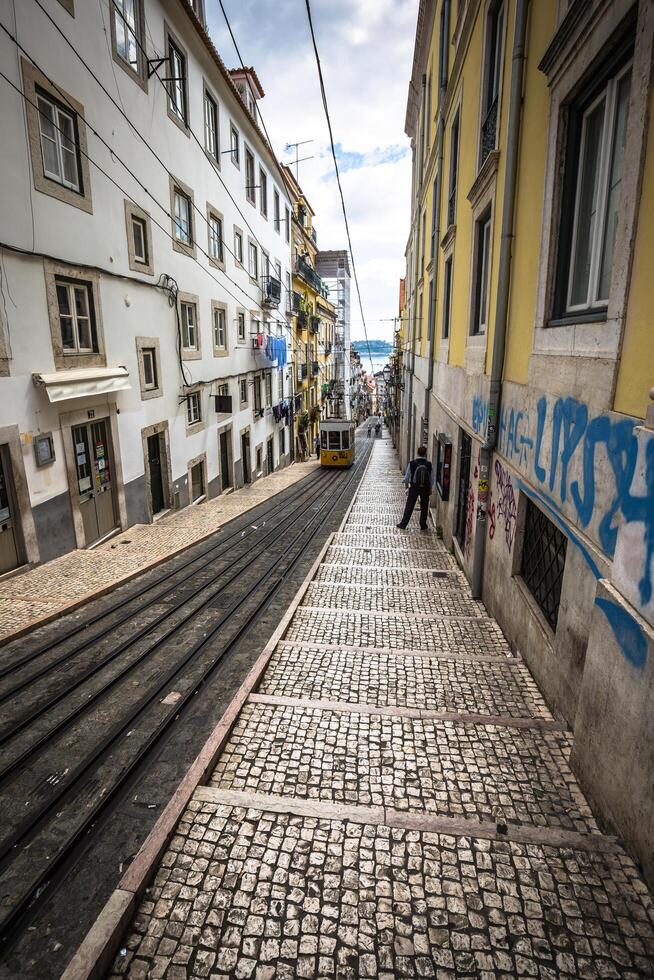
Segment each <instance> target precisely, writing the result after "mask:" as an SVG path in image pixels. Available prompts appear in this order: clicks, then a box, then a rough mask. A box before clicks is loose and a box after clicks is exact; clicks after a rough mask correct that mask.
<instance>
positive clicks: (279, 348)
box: [264, 333, 288, 368]
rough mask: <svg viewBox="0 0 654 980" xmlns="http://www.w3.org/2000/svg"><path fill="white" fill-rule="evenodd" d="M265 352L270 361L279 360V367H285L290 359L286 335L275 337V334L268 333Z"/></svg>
mask: <svg viewBox="0 0 654 980" xmlns="http://www.w3.org/2000/svg"><path fill="white" fill-rule="evenodd" d="M264 352H265V355H266V357H267V358H268V360H269V361H277V367H279V368H283V367H284V366H285V365H286V362H287V360H288V356H287V352H286V337H275V336H273V334H270V333H269V334H267V336H266V345H265V350H264Z"/></svg>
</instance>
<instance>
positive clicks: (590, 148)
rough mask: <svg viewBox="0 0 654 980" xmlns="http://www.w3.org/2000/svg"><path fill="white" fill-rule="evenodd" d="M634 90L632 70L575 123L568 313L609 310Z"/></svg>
mask: <svg viewBox="0 0 654 980" xmlns="http://www.w3.org/2000/svg"><path fill="white" fill-rule="evenodd" d="M630 87H631V65H630V64H629V65H627V66H626V67H623V68H622V70H621V71H620V72H619V73H618V74H616V75H614V77H613V78H611V79H610V80H609V81H608V83H607V84H606V85H605V86H604V88H603V89H602V91H601V92H600V93H599V94H598V95H596V97H595V98H594V99H593V101H592V102H591V103H590V104H589V105H586V106H585V107H583V108H582V107H580V108H579V110H578V111H577V113H574V114H573V117H576V118H572V119H571V128H570V132H571V140H570V141H571V143H572V147H571V151H572V152H571V153H570V154H569V159H568V162H567V169H568V172H570V171H571V172H572V173H573V174H576V185H575V186H574V188H573V187H570V189H569V193H568V195H567V200H565V195H564V203H563V212H562V213H563V215H564V216H565V215H571V216H572V228H571V229H570V231H569V232H568V237H569V241H570V245H569V248H568V250H567V252H566V249H565V247H564V248H563V253H564V255H568V256H569V261H565V259H564V261H563V262H562V263H561V264H560V268H561V270H566V272H567V282H566V286H567V291H566V301H565V310H566V311H567V312H568V313H577V312H579V311H584V310H589V311H590V310H597V309H604V308H606V306H607V304H608V299H609V292H610V289H611V272H612V267H613V248H614V245H615V233H616V228H617V224H618V215H619V208H620V189H621V184H622V173H623V167H624V149H625V140H626V134H627V117H628V112H629V92H630ZM575 124H576V125H575ZM575 129H576V133H575ZM575 136H576V138H575ZM570 183H572V181H570ZM562 237H563V238H564V239H565V234H564V235H563V236H562ZM568 270H569V271H568Z"/></svg>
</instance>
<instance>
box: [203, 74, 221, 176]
mask: <svg viewBox="0 0 654 980" xmlns="http://www.w3.org/2000/svg"><path fill="white" fill-rule="evenodd" d="M204 148H205V150H206V151H207V153H209V154H210V155H211V156H212V157H213V158H214V160H216V161H217V160H219V159H220V147H219V142H218V103H217V102H216V101H215V99H213V98H212V97H211V96H210V95H209V93H208V92H207V91H206V89H205V93H204Z"/></svg>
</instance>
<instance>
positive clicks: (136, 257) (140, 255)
mask: <svg viewBox="0 0 654 980" xmlns="http://www.w3.org/2000/svg"><path fill="white" fill-rule="evenodd" d="M125 223H126V230H127V257H128V261H129V267H130V269H132V270H133V271H134V272H144V273H146V274H147V275H150V276H151V275H153V274H154V265H153V262H152V247H151V243H152V231H151V228H150V216H149V215H148V214H147V212H145V211H141V209H140V208H139V207H137V206H136V205H135V204H133V203H132V202H131V201H130V200H129V199H126V200H125Z"/></svg>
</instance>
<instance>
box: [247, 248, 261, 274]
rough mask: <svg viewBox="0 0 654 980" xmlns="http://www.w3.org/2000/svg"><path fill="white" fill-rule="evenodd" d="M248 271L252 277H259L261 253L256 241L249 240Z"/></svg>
mask: <svg viewBox="0 0 654 980" xmlns="http://www.w3.org/2000/svg"><path fill="white" fill-rule="evenodd" d="M248 272H249V274H250V278H251V279H258V278H259V253H258V251H257V246H256V245H255V243H254V242H248Z"/></svg>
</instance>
